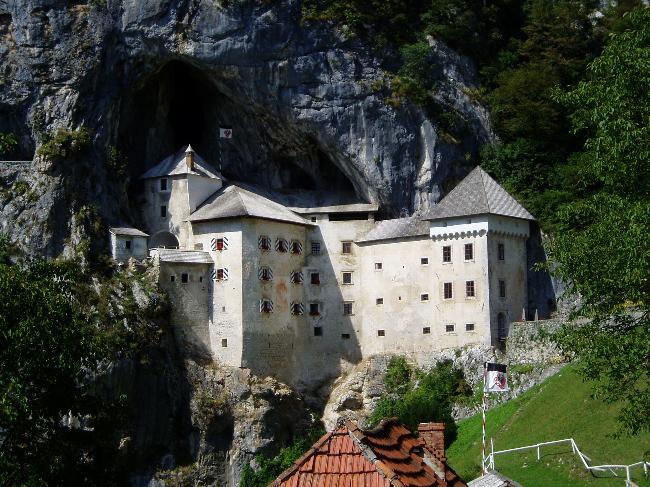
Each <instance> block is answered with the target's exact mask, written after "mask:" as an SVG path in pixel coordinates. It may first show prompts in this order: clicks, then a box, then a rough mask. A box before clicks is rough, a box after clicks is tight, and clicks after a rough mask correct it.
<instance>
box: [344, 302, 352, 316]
mask: <svg viewBox="0 0 650 487" xmlns="http://www.w3.org/2000/svg"><path fill="white" fill-rule="evenodd" d="M343 314H344V315H345V316H352V314H353V313H352V303H351V302H349V303H343Z"/></svg>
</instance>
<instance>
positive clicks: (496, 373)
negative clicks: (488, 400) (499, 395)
mask: <svg viewBox="0 0 650 487" xmlns="http://www.w3.org/2000/svg"><path fill="white" fill-rule="evenodd" d="M508 390H509V389H508V379H507V378H506V366H505V365H503V364H490V363H487V364H485V392H506V391H508Z"/></svg>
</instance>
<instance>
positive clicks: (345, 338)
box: [341, 333, 350, 340]
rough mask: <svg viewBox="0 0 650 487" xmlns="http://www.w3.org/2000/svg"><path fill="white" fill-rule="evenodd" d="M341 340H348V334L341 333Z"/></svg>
mask: <svg viewBox="0 0 650 487" xmlns="http://www.w3.org/2000/svg"><path fill="white" fill-rule="evenodd" d="M341 338H343V340H349V339H350V334H349V333H341Z"/></svg>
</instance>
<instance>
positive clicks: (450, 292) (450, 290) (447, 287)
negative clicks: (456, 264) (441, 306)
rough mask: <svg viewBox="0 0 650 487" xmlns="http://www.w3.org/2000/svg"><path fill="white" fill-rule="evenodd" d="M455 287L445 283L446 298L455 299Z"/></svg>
mask: <svg viewBox="0 0 650 487" xmlns="http://www.w3.org/2000/svg"><path fill="white" fill-rule="evenodd" d="M453 295H454V294H453V286H452V284H451V282H445V284H444V298H445V299H451V298H452V297H453Z"/></svg>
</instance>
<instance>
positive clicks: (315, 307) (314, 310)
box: [309, 303, 320, 316]
mask: <svg viewBox="0 0 650 487" xmlns="http://www.w3.org/2000/svg"><path fill="white" fill-rule="evenodd" d="M318 315H320V303H309V316H318Z"/></svg>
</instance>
